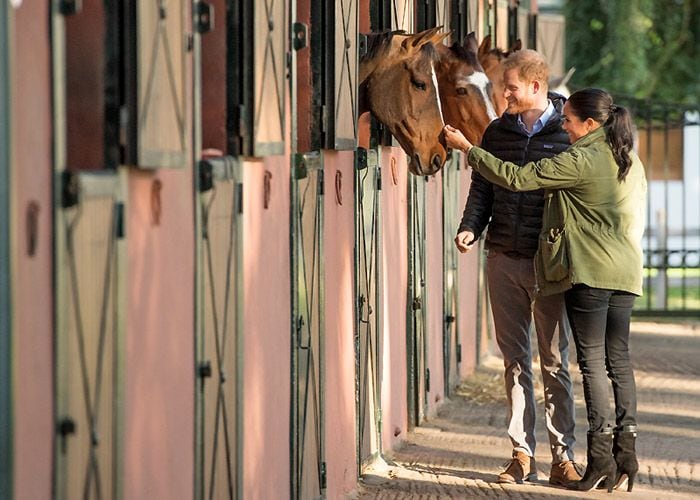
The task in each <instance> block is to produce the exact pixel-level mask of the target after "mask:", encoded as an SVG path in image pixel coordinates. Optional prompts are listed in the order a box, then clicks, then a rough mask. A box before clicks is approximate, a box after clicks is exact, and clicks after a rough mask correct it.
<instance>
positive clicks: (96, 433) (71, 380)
mask: <svg viewBox="0 0 700 500" xmlns="http://www.w3.org/2000/svg"><path fill="white" fill-rule="evenodd" d="M63 180H64V189H63V200H62V204H63V207H62V209H61V210H59V211H58V222H59V224H60V226H59V230H58V231H59V232H60V235H57V236H58V240H57V248H58V250H57V255H58V260H57V273H58V279H57V334H56V335H57V338H56V391H57V396H56V415H57V423H56V432H57V446H56V469H55V473H56V492H57V496H58V497H59V498H83V499H104V498H115V497H118V494H117V491H118V488H119V479H118V474H117V471H118V470H119V462H118V456H117V448H118V443H119V431H118V429H119V428H120V425H121V422H120V421H121V419H120V417H119V413H118V412H119V405H120V395H121V390H120V387H121V383H122V382H121V378H120V361H119V359H120V328H119V318H118V314H119V306H118V300H117V299H118V286H117V285H118V282H117V280H118V278H117V277H118V276H119V274H118V272H117V271H118V259H117V241H118V239H119V238H120V237H121V233H122V230H121V227H122V217H123V206H122V204H121V203H120V202H119V201H118V187H119V184H118V177H117V176H116V175H114V174H68V173H66V174H64V176H63ZM122 272H123V270H122Z"/></svg>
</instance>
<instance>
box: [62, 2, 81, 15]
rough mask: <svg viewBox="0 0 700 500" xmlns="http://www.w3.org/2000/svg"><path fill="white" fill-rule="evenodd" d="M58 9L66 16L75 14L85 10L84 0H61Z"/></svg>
mask: <svg viewBox="0 0 700 500" xmlns="http://www.w3.org/2000/svg"><path fill="white" fill-rule="evenodd" d="M58 10H59V12H60V13H61V14H63V15H64V16H73V15H75V14H79V13H80V12H81V11H82V10H83V0H61V1H60V2H59V3H58Z"/></svg>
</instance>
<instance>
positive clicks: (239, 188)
mask: <svg viewBox="0 0 700 500" xmlns="http://www.w3.org/2000/svg"><path fill="white" fill-rule="evenodd" d="M236 195H237V196H236V198H237V199H238V213H239V214H242V213H243V183H242V182H239V183H238V184H236Z"/></svg>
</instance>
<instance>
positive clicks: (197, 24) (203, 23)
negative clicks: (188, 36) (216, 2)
mask: <svg viewBox="0 0 700 500" xmlns="http://www.w3.org/2000/svg"><path fill="white" fill-rule="evenodd" d="M192 17H193V18H194V19H193V24H194V29H195V31H196V32H197V33H200V34H203V33H209V32H210V31H212V30H213V29H214V7H213V6H212V5H210V4H208V3H206V2H195V3H194V9H193V12H192Z"/></svg>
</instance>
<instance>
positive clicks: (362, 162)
mask: <svg viewBox="0 0 700 500" xmlns="http://www.w3.org/2000/svg"><path fill="white" fill-rule="evenodd" d="M366 168H367V150H366V149H365V148H357V149H356V150H355V170H364V169H366Z"/></svg>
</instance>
